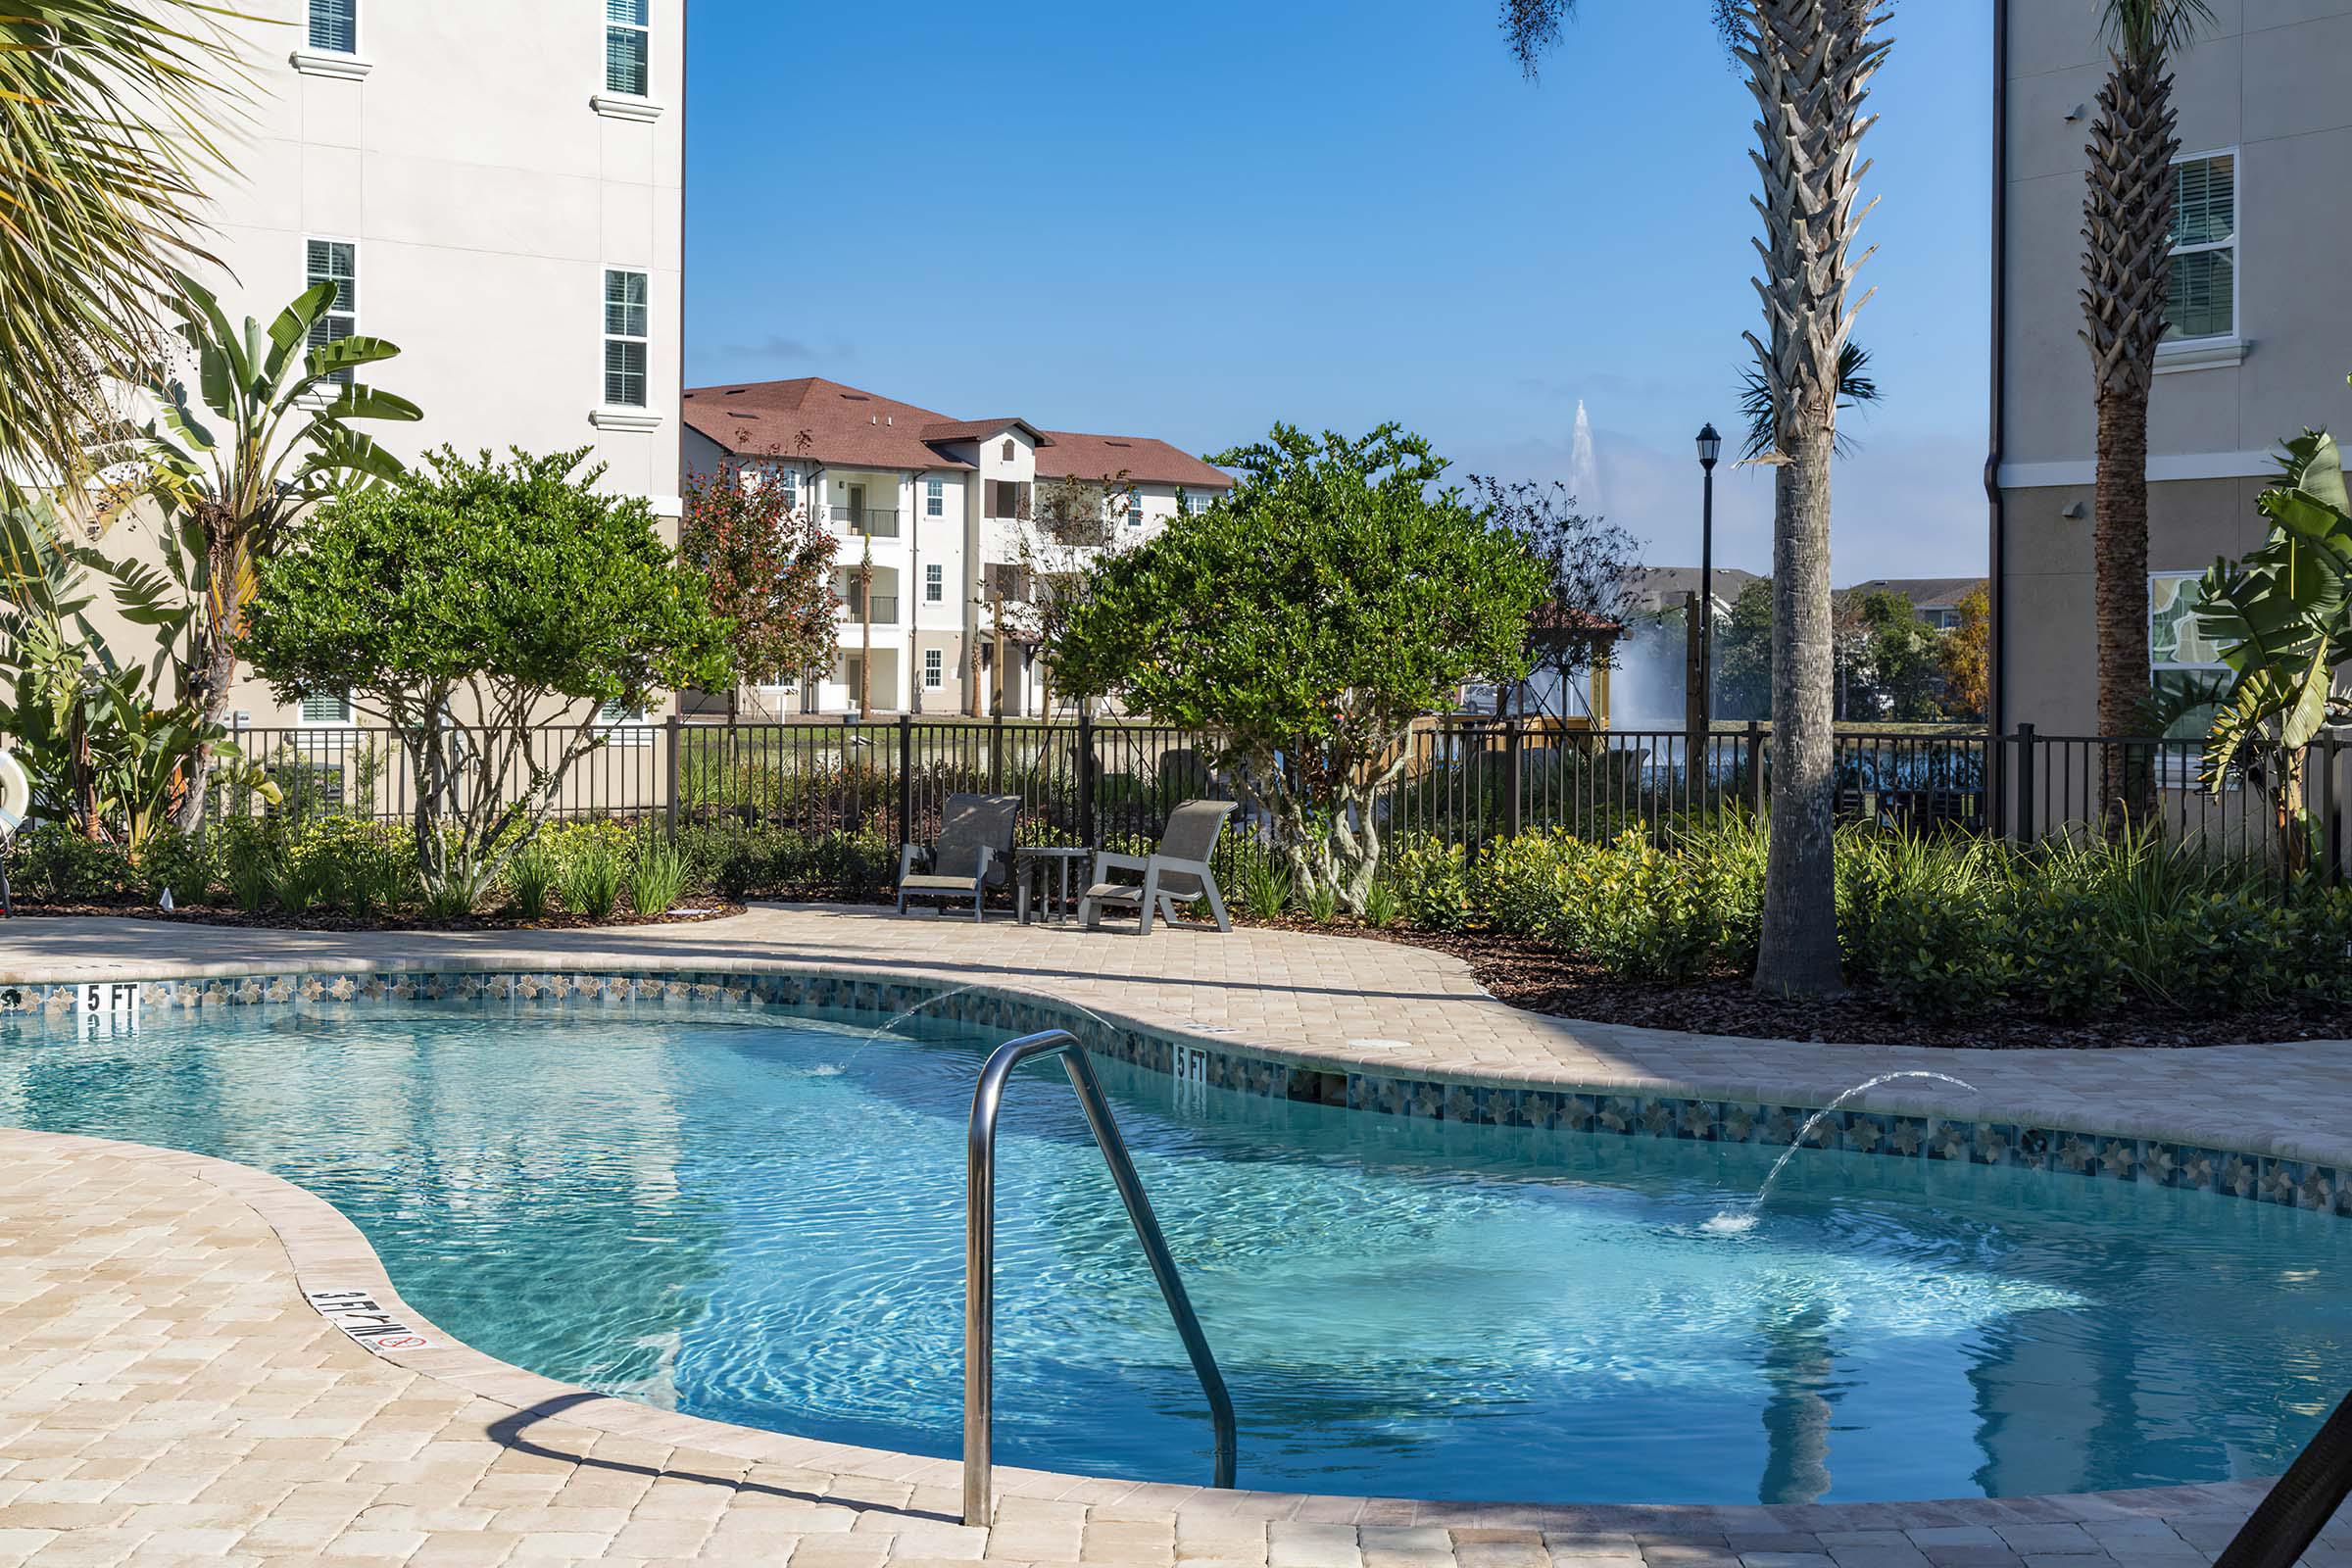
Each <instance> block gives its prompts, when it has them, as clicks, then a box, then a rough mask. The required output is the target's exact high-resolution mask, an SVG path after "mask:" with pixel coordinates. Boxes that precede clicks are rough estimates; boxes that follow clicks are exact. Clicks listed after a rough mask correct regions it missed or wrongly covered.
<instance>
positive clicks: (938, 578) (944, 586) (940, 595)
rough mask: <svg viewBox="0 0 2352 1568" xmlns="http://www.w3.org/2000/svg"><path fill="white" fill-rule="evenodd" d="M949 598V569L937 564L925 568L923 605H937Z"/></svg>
mask: <svg viewBox="0 0 2352 1568" xmlns="http://www.w3.org/2000/svg"><path fill="white" fill-rule="evenodd" d="M947 597H948V568H947V567H945V566H943V565H940V564H938V563H937V562H934V563H932V564H930V565H927V566H925V567H924V568H923V603H924V604H926V605H936V604H939V603H941V602H943V601H944V600H946V598H947Z"/></svg>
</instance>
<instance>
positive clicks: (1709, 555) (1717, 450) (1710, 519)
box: [1698, 422, 1723, 727]
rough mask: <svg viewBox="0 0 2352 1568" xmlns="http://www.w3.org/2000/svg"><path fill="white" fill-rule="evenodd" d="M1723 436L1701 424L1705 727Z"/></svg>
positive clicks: (1701, 696)
mask: <svg viewBox="0 0 2352 1568" xmlns="http://www.w3.org/2000/svg"><path fill="white" fill-rule="evenodd" d="M1722 456H1723V437H1722V436H1720V435H1717V434H1716V433H1715V426H1714V424H1713V423H1712V422H1710V423H1708V424H1705V425H1702V426H1700V427H1699V432H1698V466H1699V467H1700V468H1701V469H1703V470H1704V471H1705V473H1706V500H1705V501H1704V503H1703V504H1702V506H1701V510H1700V513H1699V531H1698V613H1699V633H1698V714H1699V719H1700V721H1701V724H1702V727H1703V726H1707V725H1712V724H1713V723H1714V720H1715V460H1716V459H1718V458H1720V457H1722Z"/></svg>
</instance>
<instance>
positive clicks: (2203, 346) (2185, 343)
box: [2156, 337, 2254, 375]
mask: <svg viewBox="0 0 2352 1568" xmlns="http://www.w3.org/2000/svg"><path fill="white" fill-rule="evenodd" d="M2253 346H2254V344H2253V342H2252V340H2250V339H2248V338H2242V337H2192V338H2187V339H2184V340H2177V341H2174V342H2170V343H2159V344H2158V345H2156V373H2157V374H2158V375H2178V374H2180V372H2181V371H2182V370H2217V369H2222V368H2226V367H2229V366H2233V365H2243V364H2244V363H2245V360H2246V351H2247V350H2248V349H2250V348H2252V347H2253Z"/></svg>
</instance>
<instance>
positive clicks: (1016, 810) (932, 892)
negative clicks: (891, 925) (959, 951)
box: [899, 795, 1021, 920]
mask: <svg viewBox="0 0 2352 1568" xmlns="http://www.w3.org/2000/svg"><path fill="white" fill-rule="evenodd" d="M1020 814H1021V798H1020V797H1019V796H1017V795H951V796H949V797H948V805H947V809H946V810H945V811H944V812H942V813H941V817H940V824H939V841H938V842H937V843H936V844H933V845H932V846H931V847H930V848H929V849H925V848H923V847H922V846H921V845H919V844H902V845H900V846H899V912H900V913H901V914H905V913H906V912H907V900H908V899H941V900H955V899H969V900H971V901H972V918H973V919H975V920H977V919H979V918H980V910H981V906H982V905H983V904H985V903H986V902H987V900H988V890H989V889H990V888H1001V887H1003V886H1004V885H1005V882H1006V881H1007V880H1008V879H1009V878H1010V877H1011V875H1012V835H1013V825H1014V822H1015V821H1016V820H1017V819H1018V818H1019V816H1020ZM917 861H920V862H921V863H922V865H923V867H924V869H923V870H922V872H921V873H919V874H918V873H917V872H916V871H915V864H916V862H917Z"/></svg>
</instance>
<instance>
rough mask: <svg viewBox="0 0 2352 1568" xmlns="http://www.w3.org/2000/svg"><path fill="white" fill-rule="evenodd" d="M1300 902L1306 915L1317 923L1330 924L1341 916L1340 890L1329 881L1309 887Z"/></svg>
mask: <svg viewBox="0 0 2352 1568" xmlns="http://www.w3.org/2000/svg"><path fill="white" fill-rule="evenodd" d="M1299 906H1300V907H1302V908H1304V909H1305V910H1306V917H1307V918H1308V919H1309V920H1312V921H1314V922H1315V924H1317V925H1329V924H1331V923H1332V921H1334V920H1337V919H1338V918H1339V917H1340V892H1339V889H1337V888H1335V887H1333V886H1332V885H1331V884H1330V883H1328V882H1323V883H1318V884H1317V885H1315V886H1314V887H1311V888H1308V889H1307V890H1306V892H1305V893H1304V894H1302V895H1301V896H1300V897H1299Z"/></svg>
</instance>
